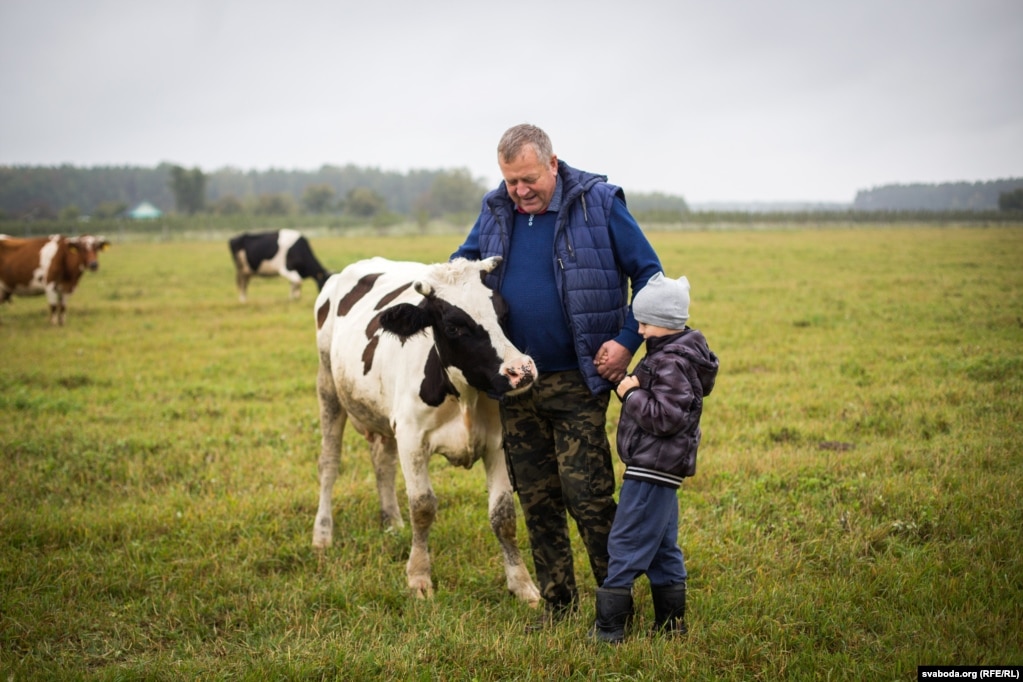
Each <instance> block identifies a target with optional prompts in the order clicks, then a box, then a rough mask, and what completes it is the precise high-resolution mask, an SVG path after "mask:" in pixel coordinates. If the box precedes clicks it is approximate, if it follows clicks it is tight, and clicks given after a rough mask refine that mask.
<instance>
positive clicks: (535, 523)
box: [501, 371, 616, 606]
mask: <svg viewBox="0 0 1023 682" xmlns="http://www.w3.org/2000/svg"><path fill="white" fill-rule="evenodd" d="M609 399H610V393H604V394H602V395H598V396H595V395H593V394H592V393H590V390H589V388H587V386H586V383H585V381H584V380H583V377H582V374H581V373H579V372H578V371H568V372H550V373H544V374H541V375H540V376H539V378H538V379H537V382H536V384H534V386H533V388H532V389H530V390H529V391H527V392H526V393H524V394H522V395H519V396H512V397H507V396H506V397H505V399H504V400H503V401H502V402H501V421H502V424H503V428H504V448H505V453H506V456H507V458H508V471H509V474H510V475H511V478H512V483H513V485H514V486H515V491H516V492H517V493H518V497H519V503H520V505H521V506H522V514H523V516H524V517H525V522H526V530H527V531H528V532H529V542H530V545H531V546H532V552H533V564H534V566H535V568H536V579H537V582H538V583H539V587H540V594H541V595H543V598H544V599H545V600H546V601H547V603H548V604H549V605H552V606H561V605H567V604H569V603H570V602H574V601H576V599H577V597H578V592H577V588H576V581H575V568H574V564H573V561H572V546H571V542H570V539H569V532H568V518H567V517H566V512H568V514H570V515H571V516H572V518H573V519H574V520H575V523H576V527H577V528H578V529H579V535H580V536H581V537H582V541H583V544H584V545H585V546H586V551H587V553H588V554H589V558H590V567H591V568H592V570H593V577H594V578H595V579H596V582H597V585H598V586H599V585H601V584H603V582H604V579H605V578H606V577H607V562H608V553H607V538H608V535H609V534H610V532H611V523H612V522H613V521H614V515H615V508H616V505H615V501H614V497H613V495H614V489H615V476H614V467H613V465H612V462H611V445H610V443H609V442H608V438H607V431H606V430H605V424H606V421H607V406H608V400H609Z"/></svg>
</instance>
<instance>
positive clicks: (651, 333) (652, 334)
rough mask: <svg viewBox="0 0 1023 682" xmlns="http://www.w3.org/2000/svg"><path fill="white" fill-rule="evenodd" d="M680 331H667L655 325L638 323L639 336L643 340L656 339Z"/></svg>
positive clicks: (665, 328)
mask: <svg viewBox="0 0 1023 682" xmlns="http://www.w3.org/2000/svg"><path fill="white" fill-rule="evenodd" d="M637 321H638V320H637ZM680 331H682V330H681V329H668V328H667V327H658V326H657V325H656V324H646V323H645V322H639V335H640V336H642V337H643V338H644V339H656V338H657V337H659V336H670V335H672V334H678V333H679V332H680Z"/></svg>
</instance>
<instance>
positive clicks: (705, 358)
mask: <svg viewBox="0 0 1023 682" xmlns="http://www.w3.org/2000/svg"><path fill="white" fill-rule="evenodd" d="M653 350H661V351H664V352H667V353H676V354H678V355H681V356H683V357H684V358H686V359H687V360H689V363H690V364H691V365H692V366H693V369H695V370H696V377H697V378H698V379H699V380H700V385H701V386H702V388H703V395H705V396H706V395H710V392H711V391H713V390H714V382H715V381H717V376H718V368H719V367H720V364H721V363H720V361H719V360H718V356H717V355H715V354H714V351H712V350H711V349H710V346H708V345H707V339H706V338H705V337H704V335H703V333H702V332H700V331H699V330H698V329H690V328H689V327H686V328H685V330H683V331H681V332H679V333H678V334H673V335H671V336H662V337H659V338H654V339H649V340H648V341H647V352H650V351H653Z"/></svg>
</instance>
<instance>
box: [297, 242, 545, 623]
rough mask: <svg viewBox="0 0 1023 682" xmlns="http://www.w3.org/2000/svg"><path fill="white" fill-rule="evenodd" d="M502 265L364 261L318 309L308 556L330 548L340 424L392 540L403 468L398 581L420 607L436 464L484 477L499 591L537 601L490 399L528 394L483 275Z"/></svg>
mask: <svg viewBox="0 0 1023 682" xmlns="http://www.w3.org/2000/svg"><path fill="white" fill-rule="evenodd" d="M499 263H500V259H498V258H491V259H488V260H484V261H468V260H464V259H457V260H454V261H452V262H450V263H438V264H434V265H425V264H422V263H411V262H395V261H389V260H385V259H383V258H372V259H369V260H364V261H360V262H357V263H354V264H352V265H350V266H348V267H347V268H345V269H344V270H343V271H342V272H340V273H339V274H336V275H334V276H333V277H331V278H330V279H329V280H327V283H326V285H325V286H324V287H323V290H322V291H321V292H320V294H319V296H318V297H317V299H316V304H315V308H314V311H315V316H316V327H317V333H316V341H317V346H318V347H319V355H320V367H319V373H318V376H317V393H318V396H319V403H320V425H321V429H322V436H323V440H322V449H321V452H320V459H319V475H320V502H319V509H318V510H317V513H316V521H315V525H314V527H313V545H314V546H315V547H327V546H329V545H330V544H331V542H332V540H333V523H334V522H333V515H332V508H331V491H332V489H333V485H334V480H335V479H336V478H337V473H338V465H339V461H340V451H341V441H342V434H343V431H344V428H345V423H346V422H348V421H350V422H351V423H352V425H353V426H354V427H355V428H356V429H357V430H358V431H359V432H360V433H362V434H363V435H364V436H365V437H366V438H367V439H368V440H369V441H370V451H371V455H372V460H373V468H374V473H375V475H376V482H377V492H378V494H379V497H380V511H381V518H382V519H383V520H384V521H385V522H386V523H389V525H390V526H391V527H392V528H400V527H402V526H403V525H404V524H403V522H402V517H401V512H400V511H399V509H398V500H397V497H396V495H395V487H394V482H395V472H396V467H397V465H398V463H399V462H400V465H401V471H402V475H403V477H404V479H405V487H406V492H407V494H408V504H409V516H410V519H411V523H412V550H411V553H410V555H409V559H408V564H407V566H406V573H407V575H408V585H409V588H410V590H411V591H412V592H413V593H414V594H415V595H416V596H418V597H429V596H432V594H433V582H432V579H431V577H430V554H429V550H428V548H427V539H428V536H429V533H430V526H431V524H432V523H433V521H434V517H435V516H436V513H437V498H436V496H435V495H434V491H433V487H432V486H431V484H430V477H429V471H428V463H429V459H430V456H431V455H432V454H433V453H440V454H443V455H444V456H445V457H447V459H448V461H449V462H451V463H452V464H456V465H459V466H463V467H465V468H469V467H471V466H472V465H473V463H474V462H476V461H477V460H479V459H482V460H483V465H484V467H485V469H486V479H487V490H488V493H489V495H488V498H489V505H488V507H489V518H490V526H491V528H492V529H493V531H494V534H495V535H496V536H497V539H498V542H499V543H500V545H501V549H502V551H503V554H504V565H505V574H506V578H507V585H508V589H509V590H510V591H511V592H512V593H513V594H514V595H515V596H517V597H518V598H519V599H522V600H523V601H525V602H527V603H529V604H530V605H533V606H535V605H536V604H537V603H538V602H539V599H540V594H539V592H538V590H537V589H536V586H535V585H534V584H533V580H532V578H531V577H530V576H529V572H528V571H527V570H526V567H525V564H524V563H523V561H522V556H521V554H520V553H519V549H518V545H517V544H516V538H515V535H516V525H515V503H514V498H513V495H512V486H511V483H510V480H509V477H508V471H507V468H506V464H505V457H504V449H503V446H502V437H501V423H500V415H499V412H498V405H497V402H496V401H495V400H494V399H493V398H491V397H488V394H490V395H493V396H499V395H502V394H509V395H511V394H515V393H519V392H521V391H524V390H528V388H529V386H530V385H531V384H532V382H533V379H534V377H535V373H536V372H535V368H534V364H533V360H532V359H531V358H530V357H529V356H527V355H524V354H523V353H521V352H520V351H518V350H517V349H516V348H515V347H514V346H513V345H512V344H511V342H510V341H508V339H507V338H506V337H505V335H504V333H503V332H502V331H501V327H500V323H499V316H500V314H501V312H500V311H499V308H502V307H503V301H502V300H501V299H500V296H499V295H498V294H496V293H494V292H493V291H491V290H490V289H488V288H487V287H485V286H484V285H483V280H482V273H485V272H489V271H491V270H493V269H494V268H495V267H496V266H497V265H498V264H499Z"/></svg>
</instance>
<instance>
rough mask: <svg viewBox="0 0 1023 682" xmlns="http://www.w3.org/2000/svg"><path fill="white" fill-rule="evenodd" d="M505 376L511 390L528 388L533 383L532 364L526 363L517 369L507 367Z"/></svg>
mask: <svg viewBox="0 0 1023 682" xmlns="http://www.w3.org/2000/svg"><path fill="white" fill-rule="evenodd" d="M505 376H507V377H508V381H509V383H511V385H512V388H519V387H521V386H529V385H530V384H531V383H533V378H534V372H533V363H531V362H527V363H526V364H524V365H519V366H518V367H515V366H511V367H508V369H507V371H506V373H505Z"/></svg>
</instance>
